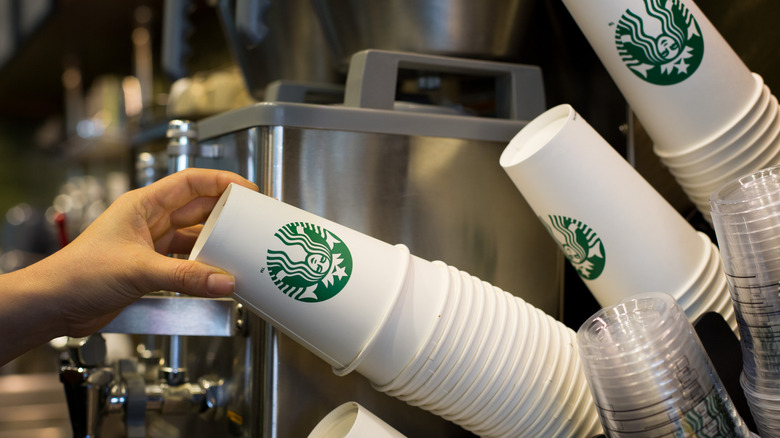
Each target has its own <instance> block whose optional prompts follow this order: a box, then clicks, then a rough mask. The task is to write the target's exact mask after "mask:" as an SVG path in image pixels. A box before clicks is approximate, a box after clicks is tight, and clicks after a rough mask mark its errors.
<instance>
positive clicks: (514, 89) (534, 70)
mask: <svg viewBox="0 0 780 438" xmlns="http://www.w3.org/2000/svg"><path fill="white" fill-rule="evenodd" d="M404 68H406V69H423V70H428V71H436V72H441V73H454V74H463V75H470V76H492V77H495V78H496V102H497V106H498V108H497V109H498V111H497V113H498V117H500V118H506V119H511V120H531V119H533V118H535V117H536V116H538V115H539V114H541V113H542V112H544V110H545V107H546V103H545V95H544V87H543V86H539V84H543V82H542V71H541V69H540V68H539V67H537V66H531V65H524V64H511V63H506V62H494V61H480V60H473V59H461V58H451V57H445V56H436V55H421V54H417V53H406V52H393V51H387V50H375V49H369V50H363V51H360V52H357V53H355V54H354V55H352V58H351V60H350V62H349V71H348V73H347V85H346V90H345V94H344V105H345V106H351V107H358V108H373V109H384V110H392V109H393V104H394V101H395V89H396V82H397V81H398V70H399V69H404Z"/></svg>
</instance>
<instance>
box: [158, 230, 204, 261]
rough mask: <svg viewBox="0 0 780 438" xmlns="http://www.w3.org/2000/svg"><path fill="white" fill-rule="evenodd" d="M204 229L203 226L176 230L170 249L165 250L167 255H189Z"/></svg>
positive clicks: (169, 245)
mask: <svg viewBox="0 0 780 438" xmlns="http://www.w3.org/2000/svg"><path fill="white" fill-rule="evenodd" d="M202 229H203V225H200V224H198V225H195V226H192V227H187V228H182V229H180V230H176V232H175V233H174V234H173V238H172V239H171V241H170V243H169V244H168V248H167V249H166V250H165V253H166V254H189V253H190V251H192V246H193V245H195V241H196V240H198V235H200V231H201V230H202Z"/></svg>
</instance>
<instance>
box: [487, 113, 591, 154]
mask: <svg viewBox="0 0 780 438" xmlns="http://www.w3.org/2000/svg"><path fill="white" fill-rule="evenodd" d="M577 116H578V115H577V112H576V111H575V110H574V108H573V107H572V106H571V105H569V104H567V103H564V104H560V105H557V106H554V107H552V108H550V109H548V110H547V111H545V112H543V113H542V114H541V115H539V116H537V117H536V118H535V119H533V120H531V121H530V122H528V124H527V125H525V126H524V127H523V128H522V129H520V131H519V132H518V133H517V134H515V136H514V137H513V138H512V139H511V140H510V141H509V144H508V145H507V146H506V148H504V151H503V152H502V153H501V156H500V157H499V159H498V163H499V164H500V165H501V167H503V168H504V169H508V168H510V167H513V166H516V165H518V164H520V163H522V162H524V161H526V160H527V159H528V158H530V157H532V156H534V155H535V154H536V153H537V152H539V151H540V150H542V149H543V148H544V147H545V145H547V144H549V143H550V142H551V141H552V140H554V139H555V138H556V137H557V136H558V135H559V134H560V132H561V130H562V129H563V127H564V126H565V124H566V122H569V121H572V120H574V119H576V118H577Z"/></svg>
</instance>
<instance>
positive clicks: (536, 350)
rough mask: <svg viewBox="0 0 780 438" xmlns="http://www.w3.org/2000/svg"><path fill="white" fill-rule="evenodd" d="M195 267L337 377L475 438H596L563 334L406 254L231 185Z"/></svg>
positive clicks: (587, 398) (550, 322)
mask: <svg viewBox="0 0 780 438" xmlns="http://www.w3.org/2000/svg"><path fill="white" fill-rule="evenodd" d="M190 258H191V259H196V260H199V261H202V262H204V263H208V264H211V265H214V266H219V267H221V268H223V269H225V270H226V271H228V272H231V273H232V274H233V275H234V277H235V278H236V290H235V293H234V297H235V299H236V300H238V301H239V302H241V303H243V304H244V305H245V306H247V308H248V309H250V310H251V311H253V312H255V313H257V314H258V315H260V316H261V317H262V318H263V319H265V320H266V321H268V322H270V323H271V324H272V325H274V326H275V327H276V328H277V329H279V330H280V331H282V332H283V333H285V334H287V335H289V336H290V337H292V338H293V339H295V340H296V341H298V342H299V343H301V344H302V345H303V346H304V347H306V348H308V349H309V350H310V351H312V352H313V353H314V354H316V355H318V356H319V357H320V358H322V359H323V360H325V361H326V362H328V363H329V364H330V365H331V366H333V368H334V372H335V373H336V374H338V375H344V374H346V373H349V372H351V371H356V372H358V373H360V374H362V375H363V376H365V377H366V378H368V380H369V381H371V382H372V383H373V384H374V386H375V388H377V389H378V390H380V391H383V392H386V393H388V394H390V395H393V396H395V397H397V398H399V399H401V400H405V401H407V402H408V403H409V404H411V405H415V406H419V407H421V408H423V409H426V410H428V411H430V412H433V413H436V414H438V415H440V416H441V417H443V418H445V419H447V420H450V421H452V422H454V423H456V424H458V425H460V426H462V427H463V428H465V429H467V430H469V431H472V432H474V433H477V434H479V435H481V436H483V437H518V436H528V437H537V436H566V437H586V438H590V437H592V436H593V435H596V434H598V433H599V432H600V431H601V426H600V424H599V421H598V414H597V412H596V409H595V406H594V405H593V399H592V398H591V395H590V392H589V390H588V387H587V382H586V380H585V377H584V374H583V372H582V367H581V364H580V361H579V358H578V356H577V354H576V339H575V334H574V332H573V331H572V330H571V329H569V328H567V327H566V326H564V325H563V324H562V323H560V322H559V321H556V320H555V319H553V318H552V317H550V316H549V315H547V314H545V313H544V312H543V311H541V310H540V309H537V308H535V307H533V306H531V305H530V304H528V303H526V302H525V301H523V300H522V299H520V298H518V297H516V296H513V295H511V294H509V293H507V292H504V291H502V290H501V289H498V288H496V287H494V286H492V285H490V284H488V283H486V282H484V281H481V280H480V279H478V278H476V277H473V276H471V275H469V274H467V273H465V272H462V271H459V270H457V269H455V268H453V267H450V266H447V265H445V264H444V263H442V262H429V261H426V260H423V259H420V258H419V257H415V256H412V255H410V254H409V252H408V250H407V249H406V247H404V246H402V245H399V246H391V245H389V244H387V243H384V242H381V241H379V240H376V239H373V238H371V237H369V236H366V235H364V234H361V233H358V232H356V231H354V230H351V229H349V228H346V227H343V226H341V225H338V224H336V223H333V222H331V221H328V220H325V219H323V218H321V217H318V216H315V215H313V214H310V213H307V212H305V211H303V210H300V209H297V208H295V207H292V206H289V205H287V204H284V203H282V202H279V201H277V200H275V199H273V198H269V197H267V196H264V195H261V194H259V193H256V192H253V191H251V190H249V189H246V188H243V187H240V186H237V185H231V186H230V187H229V188H228V189H227V190H226V191H225V193H224V194H223V195H222V197H221V198H220V200H219V201H218V203H217V205H216V207H215V208H214V210H213V211H212V213H211V215H210V216H209V218H208V220H207V221H206V223H205V225H204V229H203V231H202V232H201V234H200V236H199V238H198V241H197V242H196V243H195V246H194V248H193V251H192V253H191V254H190Z"/></svg>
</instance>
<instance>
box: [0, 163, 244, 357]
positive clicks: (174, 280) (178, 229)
mask: <svg viewBox="0 0 780 438" xmlns="http://www.w3.org/2000/svg"><path fill="white" fill-rule="evenodd" d="M231 182H235V183H237V184H240V185H242V186H245V187H249V188H251V189H253V190H257V186H256V185H254V184H253V183H251V182H250V181H248V180H246V179H244V178H241V177H240V176H238V175H235V174H233V173H230V172H225V171H216V170H207V169H187V170H184V171H182V172H178V173H176V174H174V175H171V176H168V177H166V178H163V179H161V180H159V181H157V182H156V183H154V184H152V185H150V186H147V187H144V188H140V189H137V190H133V191H130V192H128V193H125V194H124V195H122V196H120V197H119V198H118V199H117V200H116V201H115V202H114V203H112V204H111V206H109V208H108V209H107V210H106V211H105V212H104V213H103V214H102V215H101V216H100V217H98V218H97V219H96V220H95V221H94V222H93V223H92V224H91V225H90V226H89V227H88V228H87V229H86V230H85V231H84V232H83V233H81V234H80V235H79V236H78V237H77V238H76V239H74V240H73V241H72V242H71V243H70V244H68V245H67V246H66V247H65V248H63V249H62V250H60V251H58V252H56V253H55V254H53V255H51V256H49V257H47V258H46V259H44V260H42V261H40V262H38V263H36V264H34V265H31V266H29V267H27V268H25V269H22V270H19V271H15V272H12V273H9V274H5V275H2V276H0V290H2V289H5V290H6V291H5V292H4V294H5V296H6V297H8V298H9V299H8V300H7V301H6V303H5V304H4V305H2V307H0V321H2V320H3V319H5V320H6V324H9V325H11V324H17V325H15V328H16V329H22V330H23V329H24V328H23V327H20V326H19V325H18V324H22V325H24V324H29V323H31V322H33V323H36V325H35V326H33V327H30V331H31V332H36V333H38V334H39V336H38V337H39V338H40V337H41V336H40V335H41V333H43V337H44V338H46V339H43V341H42V342H45V341H47V340H48V339H51V338H53V337H56V336H62V335H68V336H75V337H80V336H86V335H87V334H91V333H93V332H95V331H97V330H98V329H100V328H101V327H102V326H104V325H105V324H107V323H108V322H109V321H111V320H112V319H113V318H114V317H115V316H116V315H117V314H118V313H119V312H120V311H121V310H122V309H123V308H124V307H125V306H127V305H128V304H130V303H132V302H133V301H135V300H137V299H138V298H140V297H141V296H143V295H144V294H146V293H148V292H153V291H158V290H169V291H175V292H181V293H185V294H189V295H194V296H199V297H222V296H226V295H229V294H230V293H231V292H232V291H233V287H234V279H233V277H232V276H231V275H230V274H229V273H227V272H225V271H223V270H221V269H218V268H215V267H213V266H209V265H205V264H203V263H199V262H195V261H189V260H184V259H177V258H173V257H169V256H168V254H178V253H180V254H187V253H189V251H190V250H191V249H192V245H193V244H194V243H195V240H196V238H197V235H198V233H199V232H200V229H201V228H202V226H201V225H200V224H201V223H202V222H203V221H205V220H206V218H207V217H208V215H209V213H210V212H211V210H212V209H213V208H214V205H215V204H216V202H217V200H218V199H219V196H220V195H221V194H222V192H223V191H224V190H225V189H226V188H227V186H228V185H229V184H230V183H231ZM20 306H21V307H20ZM15 308H16V309H17V313H14V309H15ZM21 315H24V317H23V318H26V320H21V319H22V316H21ZM29 318H33V320H32V321H30V320H29ZM36 319H38V321H36ZM14 320H16V321H17V322H16V323H14V322H13V321H14ZM2 328H4V323H3V322H0V329H2ZM6 328H14V326H9V327H6ZM6 333H8V332H6ZM17 333H22V334H23V332H19V331H17ZM38 341H41V340H40V339H38ZM0 359H2V355H0ZM0 363H2V360H0Z"/></svg>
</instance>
